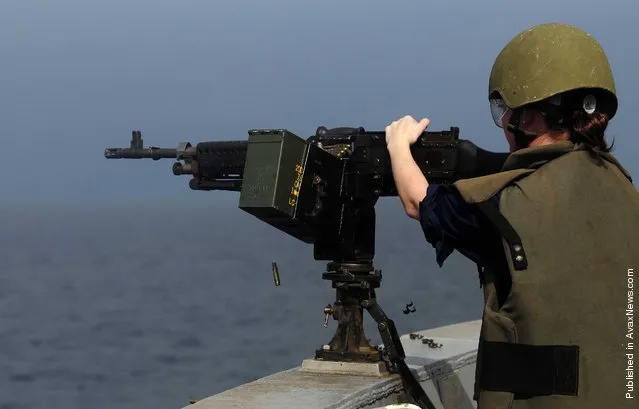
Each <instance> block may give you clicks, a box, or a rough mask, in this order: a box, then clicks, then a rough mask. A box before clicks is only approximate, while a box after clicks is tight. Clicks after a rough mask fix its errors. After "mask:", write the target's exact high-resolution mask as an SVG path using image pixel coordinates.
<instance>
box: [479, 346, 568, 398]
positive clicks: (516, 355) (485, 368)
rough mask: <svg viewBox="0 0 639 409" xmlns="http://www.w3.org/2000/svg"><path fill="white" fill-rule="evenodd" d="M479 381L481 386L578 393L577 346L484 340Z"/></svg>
mask: <svg viewBox="0 0 639 409" xmlns="http://www.w3.org/2000/svg"><path fill="white" fill-rule="evenodd" d="M481 353H482V355H481V362H482V365H481V369H480V376H479V379H480V381H479V384H480V387H481V388H482V389H483V390H487V391H500V392H512V393H514V394H515V399H523V398H529V397H532V396H548V395H570V396H577V390H578V387H579V347H578V346H576V345H566V346H564V345H540V346H537V345H525V344H511V343H507V342H490V341H483V343H482V352H481Z"/></svg>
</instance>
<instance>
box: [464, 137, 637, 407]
mask: <svg viewBox="0 0 639 409" xmlns="http://www.w3.org/2000/svg"><path fill="white" fill-rule="evenodd" d="M600 158H601V159H600V160H599V161H598V160H597V159H596V158H594V157H593V156H592V154H591V153H590V152H589V151H587V150H585V149H584V147H583V146H581V145H575V144H572V143H570V142H562V143H557V144H552V145H545V146H542V147H535V148H527V149H523V150H520V151H517V152H515V153H513V154H511V155H510V156H509V157H508V160H507V161H506V163H505V165H504V168H503V169H502V172H500V173H497V174H494V175H489V176H483V177H478V178H472V179H464V180H460V181H457V182H456V183H455V186H456V188H457V190H458V191H459V192H460V193H461V195H462V197H463V198H464V200H465V201H466V202H467V203H471V204H475V205H476V206H477V207H478V208H479V209H480V210H481V211H482V212H483V214H484V215H485V216H486V217H487V218H488V220H490V221H491V222H492V223H493V224H494V225H495V227H496V228H497V230H498V231H499V232H500V234H501V235H502V242H503V246H504V255H505V258H506V263H507V265H508V272H509V274H510V277H507V280H505V279H504V277H499V276H498V275H499V273H498V272H494V271H488V270H486V269H484V271H483V273H484V274H483V278H484V301H485V304H484V312H483V317H482V327H481V335H480V341H479V346H478V353H477V369H476V378H475V395H474V399H475V400H476V401H477V407H478V409H510V408H513V409H620V408H630V407H633V408H636V407H639V406H637V400H639V393H635V394H634V396H635V399H626V395H625V394H626V390H627V386H626V384H627V380H626V377H627V374H628V369H633V367H632V366H630V367H629V356H628V355H627V353H632V351H631V350H628V344H629V343H632V342H634V338H636V337H634V332H630V329H632V324H633V322H632V316H631V315H629V310H632V309H633V306H632V305H629V304H632V303H633V295H634V294H633V292H632V291H633V290H632V288H630V287H633V285H632V284H629V281H633V280H632V277H633V274H634V273H636V272H639V193H638V192H637V190H636V188H635V187H634V186H633V184H632V180H631V178H630V175H629V174H628V172H626V170H625V169H623V167H622V166H621V165H620V164H619V163H618V162H617V160H616V159H615V158H614V157H613V156H612V155H610V154H603V153H600ZM495 194H498V195H499V205H497V204H496V203H495V202H494V201H490V200H489V198H490V197H491V196H493V195H495ZM629 269H634V270H633V271H632V272H629ZM501 275H504V274H503V273H502V274H501ZM628 334H632V335H631V336H632V338H631V337H630V336H629V335H628ZM631 345H632V344H631ZM634 357H636V355H634ZM633 361H634V362H633V363H632V365H634V368H636V362H637V360H636V358H635V359H633ZM634 373H636V371H634ZM634 379H635V382H634V383H635V386H639V385H637V384H638V383H639V382H637V377H634Z"/></svg>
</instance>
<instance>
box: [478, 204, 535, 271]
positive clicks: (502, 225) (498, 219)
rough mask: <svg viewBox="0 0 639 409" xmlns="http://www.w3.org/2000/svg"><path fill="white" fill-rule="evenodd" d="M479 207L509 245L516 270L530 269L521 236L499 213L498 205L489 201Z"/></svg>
mask: <svg viewBox="0 0 639 409" xmlns="http://www.w3.org/2000/svg"><path fill="white" fill-rule="evenodd" d="M477 207H478V208H479V210H481V211H482V213H484V215H485V216H486V217H487V218H488V220H490V221H491V222H492V223H493V224H494V225H495V227H496V228H497V230H499V233H501V235H502V237H503V238H504V240H506V242H507V243H508V247H509V248H510V255H511V257H512V260H513V266H514V267H515V270H525V269H526V268H527V267H528V259H527V258H526V252H525V251H524V246H523V244H522V243H521V238H519V235H518V234H517V232H516V231H515V229H514V228H513V226H511V225H510V223H509V222H508V220H507V219H506V218H505V217H504V215H503V214H501V213H500V212H499V209H498V208H497V204H496V203H495V202H494V201H492V200H490V199H489V200H486V201H484V202H479V203H477Z"/></svg>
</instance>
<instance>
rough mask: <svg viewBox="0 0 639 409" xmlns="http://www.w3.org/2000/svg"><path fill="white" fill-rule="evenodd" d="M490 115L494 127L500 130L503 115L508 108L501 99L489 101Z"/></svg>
mask: <svg viewBox="0 0 639 409" xmlns="http://www.w3.org/2000/svg"><path fill="white" fill-rule="evenodd" d="M489 102H490V113H491V115H492V116H493V121H495V125H497V126H498V127H500V128H503V127H504V126H503V119H504V115H506V112H508V110H509V109H510V108H508V107H507V106H506V104H505V103H504V101H503V100H502V99H497V98H495V99H490V100H489Z"/></svg>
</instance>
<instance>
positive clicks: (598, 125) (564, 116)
mask: <svg viewBox="0 0 639 409" xmlns="http://www.w3.org/2000/svg"><path fill="white" fill-rule="evenodd" d="M588 95H592V96H594V97H595V98H596V101H597V107H596V110H595V112H593V113H592V114H588V113H587V112H586V111H584V108H583V101H584V98H586V97H587V96H588ZM561 97H562V98H561V106H560V107H557V106H554V107H553V106H551V105H549V104H548V103H542V104H540V107H539V110H540V111H542V112H545V117H546V121H547V125H548V127H549V128H550V129H552V130H553V131H557V132H567V133H568V134H569V135H570V141H572V142H573V143H582V144H584V145H585V147H586V148H587V149H588V150H590V151H593V153H594V152H610V151H612V147H613V145H614V142H613V143H612V144H611V145H610V146H608V144H607V143H606V140H605V131H606V128H607V127H608V122H609V121H610V115H609V114H608V112H609V107H610V99H609V96H608V95H607V94H606V93H604V92H602V91H600V90H576V91H570V92H567V93H564V94H562V96H561Z"/></svg>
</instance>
